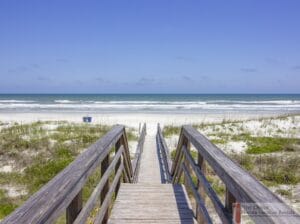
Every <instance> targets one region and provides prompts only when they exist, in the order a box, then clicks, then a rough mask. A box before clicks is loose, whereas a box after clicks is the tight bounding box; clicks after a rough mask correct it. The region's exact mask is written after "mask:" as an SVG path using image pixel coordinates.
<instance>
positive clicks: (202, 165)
mask: <svg viewBox="0 0 300 224" xmlns="http://www.w3.org/2000/svg"><path fill="white" fill-rule="evenodd" d="M197 165H198V167H199V168H200V170H201V172H202V174H203V175H204V176H205V173H206V165H205V161H204V159H203V157H202V156H201V154H200V153H199V152H198V161H197ZM197 187H198V192H199V195H200V196H201V198H202V200H203V202H204V203H205V198H206V194H205V189H204V186H203V183H202V184H201V183H200V181H199V179H198V180H197ZM196 218H197V221H198V223H200V224H204V223H205V219H204V217H203V216H202V214H201V213H199V212H198V206H197V208H196Z"/></svg>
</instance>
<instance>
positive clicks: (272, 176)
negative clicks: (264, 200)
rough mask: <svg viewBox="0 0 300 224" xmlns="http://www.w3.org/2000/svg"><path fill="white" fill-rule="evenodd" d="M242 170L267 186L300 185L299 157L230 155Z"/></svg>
mask: <svg viewBox="0 0 300 224" xmlns="http://www.w3.org/2000/svg"><path fill="white" fill-rule="evenodd" d="M230 157H231V158H232V159H233V160H235V161H237V162H238V163H239V164H240V165H241V166H242V167H243V168H244V169H246V170H248V171H249V172H250V173H251V174H253V175H254V176H255V177H256V178H257V179H259V180H260V181H262V182H263V183H264V184H266V185H268V186H276V185H279V184H286V185H295V184H298V183H300V155H287V156H283V155H282V156H277V155H265V154H263V155H259V156H257V155H249V154H245V153H243V154H231V155H230Z"/></svg>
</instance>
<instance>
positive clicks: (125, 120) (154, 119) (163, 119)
mask: <svg viewBox="0 0 300 224" xmlns="http://www.w3.org/2000/svg"><path fill="white" fill-rule="evenodd" d="M283 114H284V113H277V114H274V113H259V114H256V113H234V114H233V113H224V114H220V113H216V114H190V113H186V114H185V113H180V114H166V113H161V114H159V113H152V114H151V113H140V112H139V113H111V114H108V113H103V114H101V113H92V114H89V116H91V117H92V119H93V123H95V124H105V125H115V124H122V125H125V126H128V127H131V128H136V129H138V128H139V125H140V124H141V123H146V124H147V126H148V128H147V129H148V131H151V132H155V131H156V127H157V124H158V123H159V124H160V125H161V126H162V127H163V126H164V125H174V126H180V125H188V124H200V123H216V122H221V121H223V120H229V121H236V120H248V119H259V118H263V117H271V116H279V115H283ZM84 116H86V114H84V113H69V112H62V113H44V112H38V113H0V121H2V122H8V123H13V122H18V123H32V122H36V121H68V122H75V123H82V117H84Z"/></svg>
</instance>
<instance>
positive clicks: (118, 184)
mask: <svg viewBox="0 0 300 224" xmlns="http://www.w3.org/2000/svg"><path fill="white" fill-rule="evenodd" d="M121 145H122V138H120V139H119V140H118V141H117V143H116V145H115V154H117V152H118V150H119V148H120V147H121ZM121 159H122V156H121V157H120V159H119V161H118V162H117V164H116V168H115V174H116V173H117V172H118V169H119V167H120V165H121ZM120 185H121V178H120V179H119V181H118V183H117V186H116V190H115V196H116V197H117V195H118V192H119V189H120Z"/></svg>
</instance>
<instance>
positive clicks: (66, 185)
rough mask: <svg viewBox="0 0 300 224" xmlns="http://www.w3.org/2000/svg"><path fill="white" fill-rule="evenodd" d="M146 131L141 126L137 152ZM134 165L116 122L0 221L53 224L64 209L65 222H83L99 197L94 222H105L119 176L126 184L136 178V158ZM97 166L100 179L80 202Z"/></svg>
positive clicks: (116, 191) (118, 183)
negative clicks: (88, 194) (89, 193)
mask: <svg viewBox="0 0 300 224" xmlns="http://www.w3.org/2000/svg"><path fill="white" fill-rule="evenodd" d="M145 134H146V126H145V125H144V127H143V132H142V134H141V136H140V139H139V144H138V147H137V153H138V154H140V153H141V152H142V148H143V143H144V138H145ZM113 149H115V151H114V152H113ZM111 157H112V158H111ZM139 157H140V155H139ZM134 164H135V165H134V168H133V166H132V163H131V158H130V152H129V148H128V142H127V137H126V132H125V127H124V126H121V125H117V126H115V127H114V128H113V129H112V130H111V131H109V132H108V133H107V134H106V135H104V136H103V137H102V138H101V139H99V140H98V141H97V142H96V143H95V144H93V145H91V146H90V147H89V148H88V149H87V150H86V151H84V152H83V153H82V154H80V155H79V156H78V157H77V158H76V159H75V161H73V162H72V163H71V164H70V165H69V166H67V167H66V168H65V169H64V170H62V171H61V172H60V173H59V174H58V175H57V176H55V177H54V178H53V179H52V180H50V181H49V182H48V183H47V184H46V185H45V186H43V187H42V188H41V189H40V190H39V191H38V192H36V193H35V194H34V195H33V196H31V197H30V198H29V199H28V200H27V201H26V202H25V203H24V204H23V205H22V206H21V207H19V208H17V209H16V210H15V211H14V212H13V213H12V214H11V215H9V216H8V217H6V218H5V219H4V220H3V221H2V223H3V224H16V223H53V222H54V221H55V220H56V219H57V218H58V217H59V216H60V215H62V213H63V212H66V222H67V223H68V224H69V223H85V222H86V220H87V219H88V217H90V214H91V212H92V210H93V209H94V208H95V206H97V204H98V206H99V202H98V199H99V198H100V210H99V212H98V213H97V214H96V217H95V220H94V221H95V222H96V223H106V222H107V220H108V215H109V209H110V205H111V202H112V198H113V195H114V194H115V196H116V195H117V193H118V190H119V187H120V184H121V180H122V177H123V181H124V182H128V183H132V182H134V180H136V178H137V177H136V176H137V175H138V171H136V167H137V166H139V159H138V160H137V161H136V162H135V163H134ZM99 166H101V179H100V181H99V183H98V184H97V186H96V187H95V189H94V191H93V192H92V194H91V195H90V197H89V198H88V200H87V202H86V203H85V204H84V205H83V201H82V190H83V187H84V185H85V183H86V182H87V180H88V178H89V177H90V175H91V174H92V173H93V172H94V171H95V170H96V169H98V168H99ZM111 177H113V179H112V180H111Z"/></svg>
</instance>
